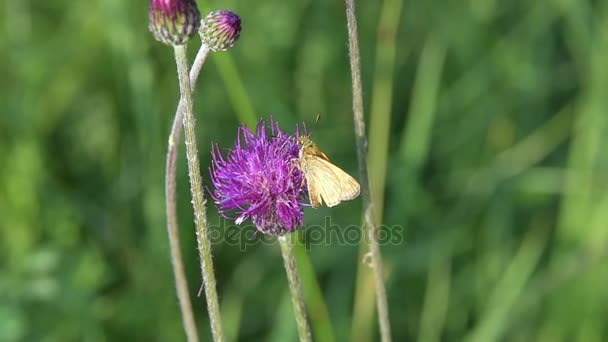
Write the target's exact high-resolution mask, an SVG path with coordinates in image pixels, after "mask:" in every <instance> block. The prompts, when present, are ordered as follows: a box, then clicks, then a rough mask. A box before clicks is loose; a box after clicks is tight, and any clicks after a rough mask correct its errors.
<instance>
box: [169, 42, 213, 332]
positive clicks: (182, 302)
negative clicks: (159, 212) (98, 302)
mask: <svg viewBox="0 0 608 342" xmlns="http://www.w3.org/2000/svg"><path fill="white" fill-rule="evenodd" d="M208 54H209V49H208V48H207V47H206V46H205V45H202V46H201V48H200V50H199V51H198V53H197V55H196V59H195V60H194V64H193V65H192V69H191V70H190V85H191V87H192V90H194V87H195V85H196V80H197V79H198V75H199V73H200V70H201V67H202V66H203V64H204V63H205V60H206V58H207V55H208ZM183 108H184V101H183V100H182V99H181V98H180V101H179V105H178V107H177V111H176V112H175V117H174V119H173V126H172V127H171V134H170V135H169V143H168V147H167V164H166V169H165V171H166V172H165V193H166V210H167V233H168V235H169V251H170V253H171V263H172V265H173V274H174V276H175V288H176V291H177V298H178V300H179V307H180V310H181V313H182V319H183V323H184V330H185V331H186V337H187V338H188V342H197V341H198V340H199V339H198V332H197V329H196V323H195V320H194V314H193V312H192V304H191V301H190V295H189V294H188V281H187V279H186V272H185V271H184V262H183V258H182V253H181V247H180V246H181V245H180V242H179V226H178V220H177V200H176V199H177V195H176V193H177V191H176V183H177V181H176V168H177V167H176V163H177V152H178V149H177V145H178V142H179V140H180V136H181V134H182V129H181V128H182V123H181V121H182V111H183Z"/></svg>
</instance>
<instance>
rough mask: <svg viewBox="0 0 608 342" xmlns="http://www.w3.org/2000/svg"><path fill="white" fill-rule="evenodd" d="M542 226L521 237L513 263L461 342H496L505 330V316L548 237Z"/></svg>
mask: <svg viewBox="0 0 608 342" xmlns="http://www.w3.org/2000/svg"><path fill="white" fill-rule="evenodd" d="M547 233H548V232H547V229H546V227H543V226H540V227H533V229H531V230H530V231H529V232H528V233H527V234H526V236H525V237H524V240H523V242H522V243H521V246H520V247H519V250H518V251H517V253H516V254H515V256H514V257H513V261H512V262H511V263H510V264H509V266H508V267H507V268H506V270H505V273H504V276H503V277H502V279H501V280H500V281H499V282H498V284H497V285H496V287H495V288H494V291H493V292H492V294H491V295H490V297H489V299H488V301H487V302H486V304H485V306H484V309H483V312H481V313H480V314H479V317H481V322H479V324H478V325H477V326H476V327H475V328H474V330H473V331H472V332H471V333H470V334H469V335H468V336H467V337H466V338H465V339H464V340H465V341H471V342H476V341H497V340H500V337H501V335H502V332H503V331H504V330H505V328H506V326H507V322H508V317H509V314H510V313H511V311H512V308H513V306H514V304H515V303H516V302H517V300H518V299H519V297H520V296H521V294H522V293H523V289H524V286H525V284H526V282H527V281H528V279H529V278H530V276H531V275H532V272H533V271H534V268H535V267H536V265H537V263H538V261H539V260H540V257H541V255H542V252H543V250H544V249H545V245H546V244H547V240H548V234H547Z"/></svg>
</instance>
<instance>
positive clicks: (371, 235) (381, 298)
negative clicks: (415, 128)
mask: <svg viewBox="0 0 608 342" xmlns="http://www.w3.org/2000/svg"><path fill="white" fill-rule="evenodd" d="M345 4H346V20H347V28H348V50H349V55H350V70H351V77H352V92H353V115H354V123H355V135H356V138H357V159H358V161H359V173H360V179H359V181H360V183H361V197H362V198H363V208H364V221H365V224H364V227H365V228H366V233H367V238H368V241H369V249H370V254H371V264H372V270H373V272H374V287H375V290H376V306H377V309H378V320H379V323H380V336H381V339H382V342H389V341H391V326H390V321H389V316H388V303H387V300H386V289H385V286H384V266H383V264H382V255H381V253H380V245H379V243H378V225H377V224H376V218H375V216H374V204H373V202H372V199H371V196H370V190H369V178H368V173H367V138H366V136H365V119H364V115H363V91H362V87H361V65H360V64H361V62H360V57H359V42H358V34H357V18H356V16H355V1H354V0H345ZM364 233H365V232H364Z"/></svg>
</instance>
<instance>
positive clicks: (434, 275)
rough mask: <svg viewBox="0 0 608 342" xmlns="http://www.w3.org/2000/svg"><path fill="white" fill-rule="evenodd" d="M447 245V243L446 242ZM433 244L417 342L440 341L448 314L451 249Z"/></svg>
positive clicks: (439, 244) (443, 245)
mask: <svg viewBox="0 0 608 342" xmlns="http://www.w3.org/2000/svg"><path fill="white" fill-rule="evenodd" d="M448 243H449V242H448ZM446 245H447V243H444V244H441V243H435V245H434V246H433V249H434V251H433V252H432V253H431V260H430V262H431V264H430V267H429V274H428V280H427V286H426V294H425V296H424V305H423V307H422V313H421V316H420V317H421V318H420V331H419V332H418V341H420V342H434V341H440V340H441V332H442V330H443V325H444V324H445V319H446V316H447V312H448V303H449V295H450V281H451V274H450V273H451V259H452V255H451V247H450V246H446Z"/></svg>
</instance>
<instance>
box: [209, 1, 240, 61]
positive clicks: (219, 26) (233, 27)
mask: <svg viewBox="0 0 608 342" xmlns="http://www.w3.org/2000/svg"><path fill="white" fill-rule="evenodd" d="M199 33H200V35H201V40H202V41H203V44H205V45H207V46H208V47H209V48H210V49H211V50H212V51H225V50H228V49H230V48H231V47H232V46H234V44H236V41H237V40H239V36H240V35H241V18H240V17H239V16H238V15H236V13H233V12H230V11H222V10H220V11H213V12H211V13H209V14H208V15H207V16H206V17H205V18H204V19H203V20H201V28H200V30H199Z"/></svg>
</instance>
